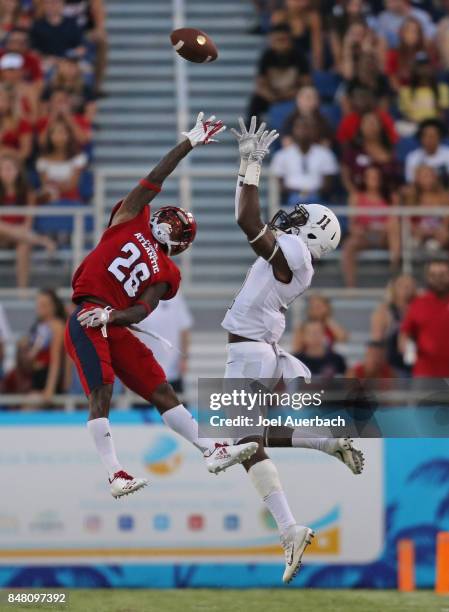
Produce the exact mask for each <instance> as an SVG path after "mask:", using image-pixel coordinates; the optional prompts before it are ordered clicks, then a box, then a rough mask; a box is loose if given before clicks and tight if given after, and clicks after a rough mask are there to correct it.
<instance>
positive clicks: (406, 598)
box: [0, 589, 449, 612]
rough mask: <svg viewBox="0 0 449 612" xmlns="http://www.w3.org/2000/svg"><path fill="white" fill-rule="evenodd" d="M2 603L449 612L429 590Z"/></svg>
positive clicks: (157, 594) (133, 609)
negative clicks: (403, 592) (61, 602)
mask: <svg viewBox="0 0 449 612" xmlns="http://www.w3.org/2000/svg"><path fill="white" fill-rule="evenodd" d="M51 590H52V591H53V590H54V589H51ZM44 591H45V589H39V592H44ZM49 591H50V589H49V590H48V592H49ZM28 592H30V591H28ZM1 602H2V603H1V604H0V610H1V611H2V612H3V611H8V610H9V611H11V612H12V611H13V610H28V611H30V610H67V611H70V612H223V611H224V610H225V611H226V612H296V611H298V612H408V611H409V610H410V611H414V612H449V596H448V597H441V596H437V595H434V594H433V593H431V592H430V591H429V592H427V591H421V592H417V593H410V594H408V593H407V594H402V593H397V592H395V591H340V590H338V591H331V590H329V591H327V590H326V591H325V590H307V589H304V590H296V589H271V590H261V589H254V590H248V591H241V590H223V591H221V590H212V589H198V590H193V589H188V590H180V589H179V590H163V591H160V590H149V589H148V590H147V589H142V590H130V589H126V590H112V589H111V590H89V591H87V590H71V591H69V592H68V603H67V604H65V605H64V606H54V605H53V606H51V605H49V604H47V605H43V604H40V605H39V604H38V605H35V604H33V605H31V604H29V605H21V604H7V603H5V591H3V593H2V598H1Z"/></svg>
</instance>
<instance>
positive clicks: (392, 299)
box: [371, 274, 416, 378]
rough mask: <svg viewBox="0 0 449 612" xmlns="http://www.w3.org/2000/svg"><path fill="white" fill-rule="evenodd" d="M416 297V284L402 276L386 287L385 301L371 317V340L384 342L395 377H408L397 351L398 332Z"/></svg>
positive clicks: (407, 367) (408, 371) (406, 369)
mask: <svg viewBox="0 0 449 612" xmlns="http://www.w3.org/2000/svg"><path fill="white" fill-rule="evenodd" d="M415 297H416V282H415V279H414V278H413V277H412V276H410V275H409V274H402V275H401V276H398V277H397V278H395V279H394V280H393V281H391V282H390V283H389V285H388V287H387V296H386V300H385V301H384V302H382V304H379V306H377V308H376V309H375V310H374V312H373V314H372V315H371V339H372V340H377V341H382V342H385V344H386V350H387V361H388V363H389V364H390V366H391V367H392V368H393V370H394V373H395V375H396V376H399V377H401V378H402V377H408V376H410V375H411V368H410V366H409V365H407V364H406V363H405V362H404V358H403V355H402V353H401V352H400V350H399V344H398V340H399V330H400V328H401V324H402V321H403V318H404V315H405V313H406V311H407V309H408V307H409V304H410V302H411V301H412V300H413V299H414V298H415Z"/></svg>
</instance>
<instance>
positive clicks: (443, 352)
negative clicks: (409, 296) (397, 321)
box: [401, 291, 449, 378]
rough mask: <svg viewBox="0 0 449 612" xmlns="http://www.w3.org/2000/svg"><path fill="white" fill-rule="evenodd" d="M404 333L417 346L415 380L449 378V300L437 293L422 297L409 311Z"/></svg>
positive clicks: (413, 302) (416, 300)
mask: <svg viewBox="0 0 449 612" xmlns="http://www.w3.org/2000/svg"><path fill="white" fill-rule="evenodd" d="M401 329H402V331H403V332H404V333H405V334H407V335H408V336H411V337H412V338H413V340H414V341H415V342H416V348H417V353H418V358H417V360H416V363H415V365H414V366H413V376H428V377H444V378H446V377H447V376H449V343H448V338H449V298H447V297H445V298H440V297H438V296H437V295H436V294H435V293H434V292H433V291H426V292H425V293H423V294H422V295H419V296H418V297H416V298H415V299H414V300H413V301H412V303H411V304H410V306H409V307H408V310H407V313H406V315H405V319H404V322H403V323H402V327H401Z"/></svg>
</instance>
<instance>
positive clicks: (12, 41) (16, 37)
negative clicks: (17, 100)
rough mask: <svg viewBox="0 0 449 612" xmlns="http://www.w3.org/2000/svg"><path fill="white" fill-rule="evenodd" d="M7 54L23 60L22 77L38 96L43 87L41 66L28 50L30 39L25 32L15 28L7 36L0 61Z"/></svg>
mask: <svg viewBox="0 0 449 612" xmlns="http://www.w3.org/2000/svg"><path fill="white" fill-rule="evenodd" d="M7 53H14V54H17V55H20V56H21V57H22V59H23V65H22V76H23V78H24V80H25V81H26V82H27V83H32V84H33V86H34V87H35V88H36V90H37V93H36V95H39V94H40V92H41V90H42V85H43V73H42V65H41V60H40V58H39V56H38V55H37V54H36V53H35V52H34V51H32V50H31V49H30V37H29V33H28V31H27V30H24V29H21V28H15V29H14V30H11V32H10V33H9V34H8V36H7V38H6V41H5V46H4V48H3V49H1V50H0V59H1V58H2V57H3V56H4V55H6V54H7Z"/></svg>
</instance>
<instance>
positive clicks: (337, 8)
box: [329, 0, 373, 72]
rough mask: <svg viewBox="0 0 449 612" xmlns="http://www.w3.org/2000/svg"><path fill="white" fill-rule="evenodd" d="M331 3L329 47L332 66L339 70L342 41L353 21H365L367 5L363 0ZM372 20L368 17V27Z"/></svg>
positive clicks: (345, 0)
mask: <svg viewBox="0 0 449 612" xmlns="http://www.w3.org/2000/svg"><path fill="white" fill-rule="evenodd" d="M332 4H333V6H332V16H331V18H330V23H329V39H330V48H331V52H332V57H333V65H334V68H335V69H336V70H337V71H338V72H341V64H342V60H343V41H344V39H345V36H346V34H347V32H348V30H349V29H350V27H351V26H352V25H353V24H354V23H363V22H364V21H365V16H366V8H367V7H366V5H365V3H364V2H363V0H343V2H340V3H335V2H333V3H332ZM372 22H373V18H372V17H371V18H368V20H367V23H368V25H369V26H370V27H371V24H372Z"/></svg>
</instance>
